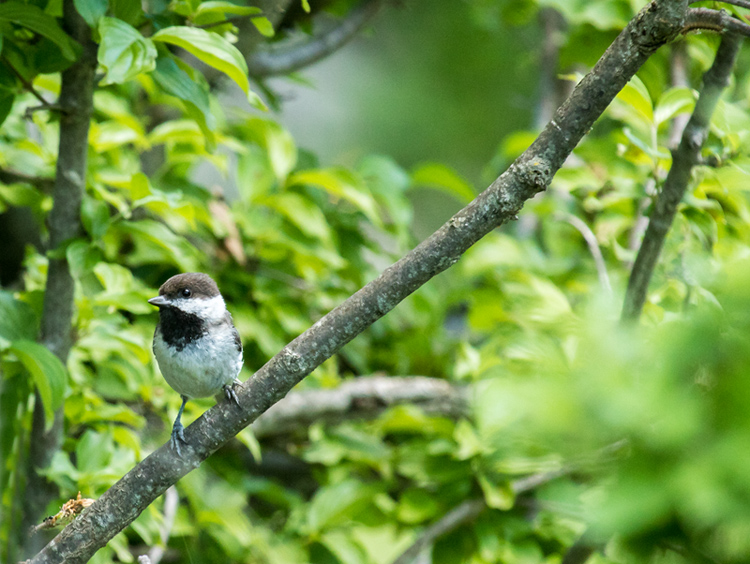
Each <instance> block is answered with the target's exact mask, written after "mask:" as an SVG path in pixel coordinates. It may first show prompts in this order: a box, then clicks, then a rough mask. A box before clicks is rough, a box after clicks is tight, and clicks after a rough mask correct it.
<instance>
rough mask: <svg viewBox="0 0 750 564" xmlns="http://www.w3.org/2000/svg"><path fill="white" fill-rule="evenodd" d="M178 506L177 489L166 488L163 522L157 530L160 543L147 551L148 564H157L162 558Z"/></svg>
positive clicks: (172, 487)
mask: <svg viewBox="0 0 750 564" xmlns="http://www.w3.org/2000/svg"><path fill="white" fill-rule="evenodd" d="M179 505H180V496H179V494H178V493H177V488H175V487H174V486H170V487H168V488H167V491H165V492H164V511H163V514H164V521H163V522H162V526H161V529H159V539H160V541H161V543H160V544H159V545H158V546H154V547H152V548H151V550H149V551H148V555H147V558H148V560H149V561H150V564H159V562H161V559H162V558H163V557H164V552H165V551H166V549H167V543H169V537H170V535H171V534H172V527H173V526H174V518H175V516H176V515H177V508H178V507H179ZM139 558H140V557H139ZM139 562H140V559H139Z"/></svg>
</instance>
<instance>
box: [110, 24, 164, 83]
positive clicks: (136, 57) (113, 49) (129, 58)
mask: <svg viewBox="0 0 750 564" xmlns="http://www.w3.org/2000/svg"><path fill="white" fill-rule="evenodd" d="M99 34H100V35H101V38H102V39H101V43H100V44H99V52H98V54H97V58H98V60H99V64H101V65H102V66H103V67H104V68H106V69H107V74H106V76H105V77H104V79H103V80H102V81H101V83H100V84H101V85H102V86H106V85H108V84H122V83H123V82H127V81H129V80H131V79H133V78H135V77H136V76H138V75H139V74H141V73H142V72H150V71H152V70H154V68H155V67H156V55H157V53H156V47H155V46H154V43H153V42H152V41H151V40H150V39H148V38H146V37H143V36H142V35H141V34H140V32H139V31H138V30H137V29H135V28H134V27H133V26H131V25H129V24H127V23H125V22H123V21H122V20H118V19H116V18H101V20H100V21H99Z"/></svg>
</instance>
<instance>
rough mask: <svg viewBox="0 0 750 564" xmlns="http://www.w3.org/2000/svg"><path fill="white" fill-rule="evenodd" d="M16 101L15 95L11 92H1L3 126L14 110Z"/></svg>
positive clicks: (0, 121) (1, 119) (0, 120)
mask: <svg viewBox="0 0 750 564" xmlns="http://www.w3.org/2000/svg"><path fill="white" fill-rule="evenodd" d="M14 99H15V95H14V94H13V92H11V91H10V90H0V125H2V124H3V122H4V121H5V118H7V117H8V114H10V111H11V110H12V109H13V100H14Z"/></svg>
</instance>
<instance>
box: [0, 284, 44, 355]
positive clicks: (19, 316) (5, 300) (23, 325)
mask: <svg viewBox="0 0 750 564" xmlns="http://www.w3.org/2000/svg"><path fill="white" fill-rule="evenodd" d="M38 331H39V327H38V322H37V319H36V316H35V315H34V310H33V309H31V306H29V305H28V304H27V303H25V302H22V301H20V300H17V299H15V298H14V297H13V294H11V293H10V292H5V291H0V348H2V340H7V341H15V340H17V339H28V340H34V339H35V338H36V335H37V332H38Z"/></svg>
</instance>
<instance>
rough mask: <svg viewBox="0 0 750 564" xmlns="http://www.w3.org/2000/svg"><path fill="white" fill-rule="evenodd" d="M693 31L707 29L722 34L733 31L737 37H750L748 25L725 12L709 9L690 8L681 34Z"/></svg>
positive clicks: (749, 26)
mask: <svg viewBox="0 0 750 564" xmlns="http://www.w3.org/2000/svg"><path fill="white" fill-rule="evenodd" d="M693 29H708V30H712V31H717V32H719V33H723V32H725V31H733V32H735V33H737V34H739V35H744V36H750V25H747V24H746V23H744V22H741V21H740V20H738V19H737V18H734V17H732V14H730V13H729V12H727V11H725V10H712V9H710V8H690V9H689V10H688V12H687V16H686V18H685V27H684V28H683V30H682V33H687V32H689V31H690V30H693Z"/></svg>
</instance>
